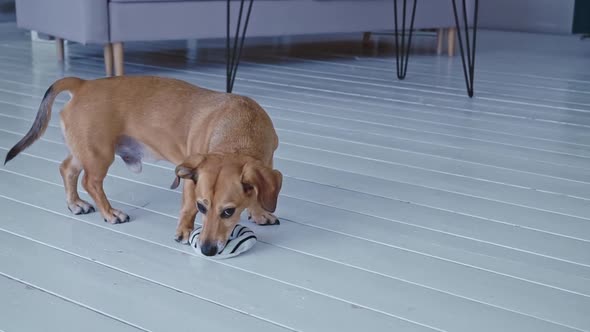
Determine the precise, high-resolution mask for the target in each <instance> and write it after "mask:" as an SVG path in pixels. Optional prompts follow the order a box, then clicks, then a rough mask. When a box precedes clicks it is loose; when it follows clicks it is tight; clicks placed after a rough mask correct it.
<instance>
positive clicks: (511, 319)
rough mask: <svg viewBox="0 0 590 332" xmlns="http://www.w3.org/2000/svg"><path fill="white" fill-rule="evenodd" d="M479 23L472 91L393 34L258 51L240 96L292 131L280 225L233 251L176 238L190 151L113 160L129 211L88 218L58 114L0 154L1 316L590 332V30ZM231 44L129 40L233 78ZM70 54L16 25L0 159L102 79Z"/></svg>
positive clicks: (167, 324) (148, 326) (215, 83)
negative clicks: (127, 218) (176, 186)
mask: <svg viewBox="0 0 590 332" xmlns="http://www.w3.org/2000/svg"><path fill="white" fill-rule="evenodd" d="M479 36H480V38H479V40H478V56H477V60H476V61H477V63H476V67H477V69H476V97H475V98H474V99H469V98H467V96H466V93H465V88H464V80H463V73H462V71H461V67H460V64H461V62H460V58H459V57H455V58H454V59H449V58H448V57H447V56H440V57H437V56H435V55H433V54H432V52H431V51H429V50H428V49H426V48H422V50H421V51H419V52H417V54H414V55H413V56H412V57H411V59H410V64H409V69H408V76H407V79H406V80H405V81H402V82H400V81H398V80H397V79H395V76H394V73H395V65H394V62H393V61H394V58H393V56H392V55H393V52H392V51H391V49H389V48H387V47H385V48H383V49H382V51H379V48H374V49H370V48H369V49H365V50H363V49H361V47H360V45H359V44H360V43H359V44H357V43H352V42H349V43H346V44H344V45H343V44H341V43H337V44H333V45H331V44H326V45H320V44H308V45H303V44H288V45H283V46H282V47H279V46H272V45H266V46H264V45H259V46H257V47H249V48H248V49H247V50H245V56H246V57H245V59H244V61H243V62H242V65H241V66H240V69H239V72H238V75H237V76H238V77H237V80H236V86H235V91H234V92H236V93H240V94H246V95H249V96H252V97H254V98H255V99H256V100H257V101H259V102H260V103H261V104H262V105H263V106H264V107H265V108H266V109H267V111H268V112H269V114H270V115H271V117H272V118H273V121H274V123H275V125H276V127H277V131H278V133H279V137H280V140H281V146H280V149H279V151H278V153H277V159H276V166H277V168H279V169H280V170H281V171H282V172H283V174H284V175H285V178H284V185H283V191H282V195H281V198H280V202H279V208H278V215H279V216H280V217H281V219H282V224H281V226H279V227H274V228H273V227H266V228H264V227H262V228H261V227H256V226H253V225H252V224H250V223H249V222H248V221H244V223H246V224H248V225H249V226H251V227H253V228H254V230H255V232H257V234H258V235H259V239H260V240H261V241H260V242H259V243H258V244H257V245H256V246H255V247H254V248H253V250H252V251H251V252H249V253H247V254H244V255H243V256H239V257H236V258H233V259H230V260H225V261H210V260H206V259H203V258H201V257H199V256H197V255H195V254H194V253H193V252H192V251H191V249H190V248H188V247H186V246H182V245H179V244H177V243H176V242H174V241H173V239H172V237H173V233H174V228H175V225H176V218H177V215H178V211H179V205H180V195H179V193H178V192H177V191H171V190H169V189H167V188H168V186H169V184H170V182H171V180H172V167H173V165H169V164H165V163H164V164H159V165H146V166H144V172H143V173H142V174H140V175H135V174H132V173H130V172H129V171H127V170H126V169H125V167H124V166H123V165H122V163H120V162H119V161H117V162H116V164H115V165H114V166H113V168H112V169H111V172H110V176H109V177H108V180H107V181H106V191H107V194H108V196H109V198H110V199H111V201H112V202H113V203H114V205H115V206H116V207H119V208H122V209H124V210H125V211H126V212H128V213H129V214H130V215H131V217H132V222H130V223H128V224H123V225H115V226H111V225H108V224H105V223H104V222H103V221H102V219H101V218H100V217H99V216H98V215H97V214H90V215H86V216H71V215H70V214H69V212H68V210H67V208H66V206H65V202H64V193H63V188H62V183H61V178H60V175H59V172H58V163H59V162H60V161H61V160H62V159H63V158H64V156H65V151H64V150H65V149H64V145H63V144H62V143H61V137H60V130H59V127H58V117H55V116H54V117H53V118H52V123H51V126H50V128H49V129H48V130H47V133H46V134H45V136H44V137H43V139H42V140H41V141H38V142H37V143H36V144H35V145H33V147H31V148H30V149H29V150H27V152H26V153H24V154H22V155H20V156H19V157H17V158H16V159H15V160H14V161H13V162H11V163H9V164H8V165H6V166H4V167H1V168H0V211H1V212H0V298H1V300H0V331H3V332H17V331H76V332H77V331H257V332H258V331H288V330H292V331H321V332H326V331H355V332H358V331H457V332H459V331H465V332H474V331H478V332H483V331H493V332H498V331H518V332H525V331H534V332H540V331H590V202H589V200H590V40H586V41H580V40H579V39H577V38H576V37H563V36H543V35H535V34H516V33H506V32H489V31H482V32H481V33H480V35H479ZM428 38H430V37H422V39H423V41H422V43H423V44H425V45H426V44H428V43H430V44H432V43H433V41H432V39H428ZM358 40H359V41H360V37H359V39H358ZM417 43H421V42H420V38H417ZM222 45H223V42H219V41H216V42H212V41H209V42H201V43H200V44H199V48H198V49H196V48H195V47H194V45H192V46H191V47H188V48H187V47H185V46H186V43H184V42H166V43H134V44H130V45H127V46H128V49H127V53H126V62H127V64H126V65H127V72H128V73H129V74H136V73H146V74H155V75H164V76H171V77H176V78H181V79H184V80H188V81H190V82H193V83H196V84H199V85H202V86H205V87H209V88H214V89H219V90H221V89H223V88H224V84H225V83H224V82H225V81H224V75H225V65H224V62H223V59H224V58H223V49H222V48H221V46H222ZM250 45H252V43H250ZM54 52H55V47H54V45H53V44H48V43H35V44H33V45H32V44H31V41H30V39H29V37H28V36H27V35H26V34H25V33H24V32H22V31H20V30H16V29H15V27H14V26H13V25H12V24H9V25H3V26H2V27H1V28H0V154H1V155H2V156H3V155H4V154H5V153H6V152H7V150H8V149H9V148H10V147H11V146H12V145H13V144H14V143H15V142H16V141H18V140H19V139H20V137H21V136H22V135H23V134H24V133H25V132H26V131H27V130H28V129H29V127H30V125H31V122H32V120H33V118H34V116H35V114H36V110H37V107H38V105H39V102H40V100H41V97H42V96H43V93H44V91H45V89H46V88H47V87H48V86H49V85H50V84H51V83H52V82H53V81H54V80H55V79H57V78H59V77H62V76H64V75H76V76H80V77H84V78H95V77H100V76H101V75H103V65H102V60H101V56H102V51H101V49H100V48H98V47H93V46H87V47H82V46H80V45H69V47H68V49H67V54H68V59H67V62H66V63H65V65H63V66H62V65H60V64H58V63H57V62H56V60H55V54H54ZM65 100H66V99H65V96H63V95H62V96H61V98H59V100H58V102H57V104H58V105H57V106H59V105H61V104H63V102H64V101H65ZM57 106H56V107H54V110H56V111H57V110H58V109H59V107H57ZM163 111H165V110H163ZM2 158H3V157H2Z"/></svg>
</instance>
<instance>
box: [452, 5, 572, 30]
mask: <svg viewBox="0 0 590 332" xmlns="http://www.w3.org/2000/svg"><path fill="white" fill-rule="evenodd" d="M458 3H459V2H458ZM574 3H575V0H480V5H479V6H480V8H479V20H480V26H481V27H482V28H489V29H498V30H516V31H526V32H549V33H565V34H569V33H571V29H572V23H573V13H574Z"/></svg>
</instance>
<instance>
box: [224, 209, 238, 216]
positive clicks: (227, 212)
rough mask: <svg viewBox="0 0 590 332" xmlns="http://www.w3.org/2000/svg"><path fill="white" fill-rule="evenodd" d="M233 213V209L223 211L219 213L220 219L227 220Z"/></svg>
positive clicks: (234, 210)
mask: <svg viewBox="0 0 590 332" xmlns="http://www.w3.org/2000/svg"><path fill="white" fill-rule="evenodd" d="M234 212H236V209H235V208H229V209H225V210H223V212H221V218H229V217H231V216H233V215H234Z"/></svg>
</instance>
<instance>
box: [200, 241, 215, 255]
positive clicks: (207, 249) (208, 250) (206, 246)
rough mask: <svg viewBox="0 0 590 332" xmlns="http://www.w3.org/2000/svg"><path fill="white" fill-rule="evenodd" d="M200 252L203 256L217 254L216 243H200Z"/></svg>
mask: <svg viewBox="0 0 590 332" xmlns="http://www.w3.org/2000/svg"><path fill="white" fill-rule="evenodd" d="M201 253H203V255H205V256H215V255H217V245H216V244H215V243H212V242H205V243H203V244H202V245H201Z"/></svg>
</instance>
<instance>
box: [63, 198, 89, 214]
mask: <svg viewBox="0 0 590 332" xmlns="http://www.w3.org/2000/svg"><path fill="white" fill-rule="evenodd" d="M67 204H68V209H69V210H70V212H72V213H73V214H75V215H79V214H88V213H92V212H94V211H95V210H94V206H92V205H90V203H88V202H86V201H83V200H81V199H78V200H76V201H73V202H68V203H67Z"/></svg>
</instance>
